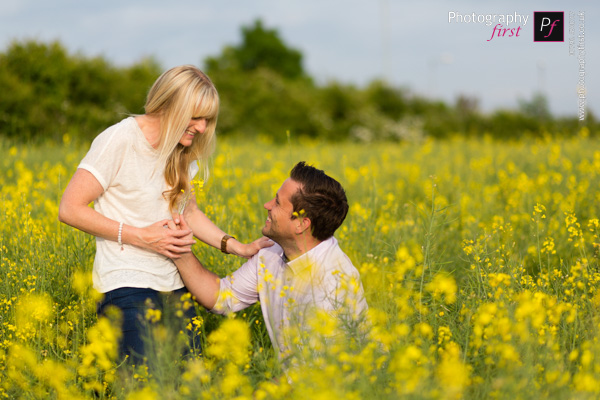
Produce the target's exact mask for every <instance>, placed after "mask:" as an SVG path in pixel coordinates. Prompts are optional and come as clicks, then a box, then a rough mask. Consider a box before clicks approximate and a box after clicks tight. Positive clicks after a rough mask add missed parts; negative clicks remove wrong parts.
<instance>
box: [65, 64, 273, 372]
mask: <svg viewBox="0 0 600 400" xmlns="http://www.w3.org/2000/svg"><path fill="white" fill-rule="evenodd" d="M218 111H219V97H218V93H217V90H216V89H215V87H214V85H213V84H212V82H211V81H210V79H209V78H208V77H207V76H206V75H205V74H204V73H203V72H202V71H200V70H199V69H197V68H196V67H194V66H190V65H184V66H179V67H175V68H172V69H170V70H168V71H166V72H164V73H163V74H162V75H161V76H160V77H159V78H158V79H157V80H156V82H155V83H154V84H153V86H152V88H151V89H150V91H149V93H148V96H147V100H146V104H145V114H143V115H138V116H131V117H128V118H126V119H124V120H122V121H121V122H119V123H117V124H115V125H113V126H111V127H109V128H108V129H106V130H105V131H104V132H102V133H101V134H100V135H98V137H96V139H95V140H94V141H93V143H92V145H91V148H90V150H89V152H88V153H87V155H86V156H85V157H84V158H83V160H82V161H81V163H80V164H79V167H78V169H77V171H76V172H75V174H74V175H73V177H72V179H71V181H70V182H69V184H68V186H67V188H66V189H65V192H64V194H63V196H62V199H61V203H60V208H59V220H60V221H61V222H64V223H66V224H68V225H70V226H73V227H75V228H77V229H80V230H82V231H84V232H87V233H89V234H91V235H94V236H95V237H96V256H95V260H94V267H93V281H94V287H95V288H96V289H97V290H98V291H100V292H101V293H104V300H103V302H102V303H101V304H100V305H99V307H98V313H99V314H103V313H104V312H105V311H106V309H107V308H108V306H111V305H112V306H116V307H117V308H119V309H120V310H121V312H122V317H123V325H122V331H123V337H122V340H121V346H120V349H121V354H122V355H123V356H125V355H128V356H129V357H130V358H133V359H134V362H135V363H139V362H140V361H141V360H142V357H143V356H144V354H145V352H144V342H143V330H142V326H141V321H142V320H143V318H144V316H145V311H146V307H147V304H149V303H148V302H150V303H151V304H153V305H154V306H157V307H160V305H161V303H162V302H164V301H165V299H168V298H176V299H178V298H179V297H180V295H181V294H183V293H185V291H186V289H185V288H184V285H183V281H182V279H181V277H180V275H179V273H178V271H177V267H176V266H175V264H174V263H173V261H172V260H171V259H176V258H178V257H180V256H181V255H182V254H183V253H187V252H190V251H191V248H190V247H191V244H193V243H194V241H193V239H189V236H188V238H186V236H187V235H188V234H189V233H190V231H189V230H179V231H178V230H171V229H165V226H166V225H167V224H168V222H169V221H171V220H172V218H173V220H174V221H175V223H178V220H177V218H178V216H177V213H178V211H179V209H180V206H181V203H182V201H185V198H186V196H185V193H189V191H190V189H191V187H190V186H191V184H190V181H191V179H192V177H193V176H194V175H195V174H196V173H197V172H198V165H201V166H202V168H203V169H204V171H202V172H203V173H204V175H205V176H206V173H207V165H206V162H207V159H208V157H209V156H210V154H211V153H212V151H213V149H214V143H215V127H216V124H217V114H218ZM197 160H199V161H200V163H197V162H196V161H197ZM91 202H94V208H90V207H89V204H90V203H91ZM183 206H185V207H186V211H185V213H186V221H187V222H188V225H189V227H190V229H191V231H192V232H193V234H194V236H195V237H197V238H198V239H200V240H201V241H203V242H204V243H207V244H208V245H211V246H213V247H216V248H218V249H221V250H222V251H223V252H225V253H231V254H236V255H239V256H242V257H250V256H252V255H254V254H255V253H256V252H258V250H259V249H260V248H262V247H265V246H269V245H270V243H269V241H268V239H266V238H261V239H258V240H257V241H255V242H253V243H251V244H242V243H240V242H238V241H237V240H235V239H234V238H233V237H231V236H229V235H227V234H226V233H225V232H223V231H222V230H221V229H220V228H218V227H217V226H216V225H215V224H214V223H213V222H211V221H210V220H209V219H208V218H207V217H206V216H205V215H204V214H203V213H202V212H201V211H200V210H199V209H198V208H197V207H196V202H195V198H194V196H192V197H191V200H190V201H188V202H187V205H185V204H183ZM156 221H158V222H156ZM148 299H149V300H148ZM191 312H193V308H191ZM191 316H193V314H192V315H190V317H191ZM192 339H194V338H192Z"/></svg>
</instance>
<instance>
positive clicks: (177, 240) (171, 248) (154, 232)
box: [137, 219, 196, 259]
mask: <svg viewBox="0 0 600 400" xmlns="http://www.w3.org/2000/svg"><path fill="white" fill-rule="evenodd" d="M137 236H138V239H139V244H137V245H138V246H139V247H142V248H145V249H147V250H151V251H153V252H155V253H158V254H162V255H163V256H166V257H169V258H172V259H176V258H179V257H181V255H182V254H184V253H190V252H191V251H192V245H193V244H194V243H196V241H195V240H194V239H193V238H192V230H191V229H189V228H188V227H187V226H186V229H180V228H179V226H177V225H176V224H175V223H174V222H173V221H172V220H168V219H164V220H162V221H158V222H155V223H153V224H152V225H149V226H147V227H145V228H141V229H139V233H138V235H137Z"/></svg>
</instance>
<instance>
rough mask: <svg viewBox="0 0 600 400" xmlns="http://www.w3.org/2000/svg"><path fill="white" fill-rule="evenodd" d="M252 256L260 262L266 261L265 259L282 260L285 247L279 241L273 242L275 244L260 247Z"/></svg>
mask: <svg viewBox="0 0 600 400" xmlns="http://www.w3.org/2000/svg"><path fill="white" fill-rule="evenodd" d="M252 258H253V259H256V260H257V261H258V262H265V260H271V259H279V260H281V259H282V258H283V248H282V247H281V246H280V245H278V244H277V243H273V246H270V247H264V248H262V249H260V250H259V251H258V253H256V254H255V255H254V256H253V257H252Z"/></svg>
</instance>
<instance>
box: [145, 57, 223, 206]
mask: <svg viewBox="0 0 600 400" xmlns="http://www.w3.org/2000/svg"><path fill="white" fill-rule="evenodd" d="M144 109H145V111H146V114H147V115H152V116H158V117H160V136H159V142H158V147H157V149H158V151H159V160H158V163H159V164H158V165H165V180H166V182H167V185H168V186H169V187H170V189H168V190H166V191H165V192H164V193H163V196H165V198H166V199H167V200H168V201H169V208H170V210H171V211H172V212H173V211H174V210H176V209H177V208H178V203H179V201H180V200H181V199H182V198H183V197H182V195H183V192H182V191H189V190H190V189H191V185H190V176H189V167H190V164H191V163H192V162H193V161H195V160H198V161H199V163H200V165H201V168H202V170H203V173H204V179H205V180H206V178H208V159H209V157H210V155H211V154H212V152H213V151H214V148H215V142H216V139H215V128H216V126H217V115H218V114H219V94H218V93H217V89H216V88H215V86H214V85H213V83H212V82H211V80H210V79H209V77H208V76H206V74H204V72H202V71H200V70H199V69H198V68H196V67H195V66H193V65H182V66H179V67H174V68H171V69H170V70H168V71H166V72H164V73H163V74H162V75H161V76H160V77H158V79H157V80H156V82H154V84H153V85H152V87H151V88H150V91H149V92H148V96H147V98H146V104H145V106H144ZM199 117H201V118H206V130H205V132H204V133H202V134H196V135H195V136H194V139H193V141H192V144H191V146H189V147H185V146H183V145H181V144H180V143H179V141H180V140H181V137H182V136H183V134H184V132H185V130H186V129H187V127H188V124H189V122H190V120H191V119H192V118H199Z"/></svg>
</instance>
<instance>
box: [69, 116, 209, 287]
mask: <svg viewBox="0 0 600 400" xmlns="http://www.w3.org/2000/svg"><path fill="white" fill-rule="evenodd" d="M157 161H158V151H157V150H156V149H154V148H153V147H152V146H151V145H150V143H148V140H146V137H145V136H144V133H143V132H142V130H141V129H140V127H139V126H138V124H137V122H136V120H135V119H134V118H133V117H129V118H126V119H124V120H122V121H121V122H119V123H117V124H115V125H113V126H111V127H109V128H108V129H106V130H105V131H104V132H102V133H101V134H100V135H98V136H97V137H96V138H95V139H94V141H93V142H92V145H91V147H90V150H89V151H88V153H87V154H86V156H85V157H84V158H83V160H82V161H81V163H80V164H79V168H82V169H85V170H87V171H89V172H91V173H92V175H94V177H95V178H96V179H97V180H98V182H99V183H100V184H101V185H102V188H103V189H104V192H103V193H102V194H101V195H100V197H98V198H97V199H96V200H95V201H94V209H95V210H96V211H98V212H99V213H100V214H102V215H104V216H105V217H108V218H110V219H113V220H115V221H118V222H123V223H125V224H127V225H131V226H135V227H139V228H143V227H146V226H148V225H151V224H153V223H155V222H156V221H159V220H161V219H167V218H168V219H170V218H171V213H170V211H169V204H168V202H167V200H166V199H165V198H164V197H163V192H164V191H166V190H167V189H168V186H167V183H166V181H165V176H164V166H157ZM197 171H198V167H197V165H196V164H195V163H192V165H191V166H190V179H191V177H193V176H194V175H195V173H196V172H197ZM116 234H117V232H115V235H116ZM123 247H124V250H121V246H119V244H118V243H117V242H116V241H112V240H106V239H103V238H99V237H96V256H95V259H94V268H93V273H92V276H93V281H94V288H95V289H96V290H98V291H99V292H101V293H106V292H108V291H110V290H113V289H117V288H120V287H137V288H151V289H154V290H158V291H172V290H176V289H180V288H182V287H183V281H182V279H181V276H180V275H179V272H178V270H177V267H176V266H175V264H174V263H173V261H171V260H170V259H169V258H167V257H165V256H163V255H160V254H158V253H154V252H151V251H148V250H144V249H142V248H139V247H135V246H130V245H127V244H125V245H124V246H123Z"/></svg>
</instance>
